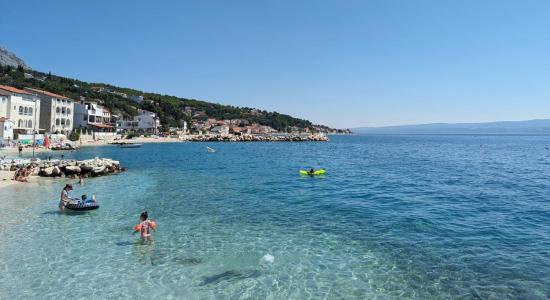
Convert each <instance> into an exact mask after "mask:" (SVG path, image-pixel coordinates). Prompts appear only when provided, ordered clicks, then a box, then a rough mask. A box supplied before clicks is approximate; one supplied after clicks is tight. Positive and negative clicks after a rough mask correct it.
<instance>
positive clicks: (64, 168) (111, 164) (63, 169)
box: [0, 157, 126, 178]
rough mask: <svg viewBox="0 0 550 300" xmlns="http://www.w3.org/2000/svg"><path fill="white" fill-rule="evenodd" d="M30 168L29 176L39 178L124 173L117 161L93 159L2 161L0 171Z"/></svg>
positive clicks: (0, 161)
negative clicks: (31, 169)
mask: <svg viewBox="0 0 550 300" xmlns="http://www.w3.org/2000/svg"><path fill="white" fill-rule="evenodd" d="M27 166H31V167H32V168H33V171H32V173H31V174H30V175H35V176H40V177H73V178H76V177H79V176H82V177H97V176H104V175H110V174H114V173H118V172H122V171H125V170H126V168H124V167H122V166H121V165H120V162H119V161H117V160H112V159H109V158H98V157H96V158H93V159H86V160H74V159H64V160H39V159H2V160H0V170H2V171H17V170H18V169H20V168H24V167H27Z"/></svg>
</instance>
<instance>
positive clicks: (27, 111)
mask: <svg viewBox="0 0 550 300" xmlns="http://www.w3.org/2000/svg"><path fill="white" fill-rule="evenodd" d="M24 111H25V114H26V115H28V114H29V108H28V107H25V108H24Z"/></svg>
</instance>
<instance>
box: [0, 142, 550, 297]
mask: <svg viewBox="0 0 550 300" xmlns="http://www.w3.org/2000/svg"><path fill="white" fill-rule="evenodd" d="M548 144H550V137H536V136H335V137H332V140H331V141H330V142H328V143H247V144H245V143H221V144H216V143H210V144H201V143H174V144H146V145H144V146H143V147H142V148H136V149H120V148H117V147H116V146H105V147H94V148H85V149H83V150H82V151H79V152H74V153H66V157H71V156H72V157H75V158H79V159H84V158H90V157H94V156H100V157H109V158H114V159H118V160H120V161H121V163H122V164H123V165H124V166H127V167H128V168H129V169H128V172H125V173H122V174H120V175H115V176H110V177H102V178H93V179H88V180H87V181H86V184H85V185H84V186H76V185H75V191H74V192H73V195H75V196H76V195H79V194H81V193H87V194H92V193H94V194H96V196H97V198H98V200H99V201H100V204H101V208H100V209H99V210H97V211H92V212H88V213H83V214H71V215H66V214H59V213H58V212H57V210H56V209H57V201H58V200H57V199H58V195H59V192H60V189H61V187H62V185H63V184H64V183H65V182H66V181H59V180H58V181H52V180H40V181H39V182H38V183H31V184H29V185H28V186H12V187H8V188H6V189H2V190H0V199H1V201H0V220H1V222H0V234H1V237H0V239H1V243H0V290H1V291H2V292H1V293H2V294H1V296H0V298H4V299H39V298H48V299H63V298H67V299H76V298H86V299H106V298H116V299H125V298H126V299H137V298H149V299H164V298H176V299H181V298H187V299H198V298H200V299H211V298H220V299H225V298H231V299H238V298H243V299H308V298H312V299H371V298H378V299H388V298H390V299H391V298H395V299H400V298H416V299H441V298H466V299H468V298H494V299H503V298H522V299H545V298H550V150H547V149H546V147H547V146H548ZM207 145H208V146H211V147H214V148H216V149H217V152H216V153H207V151H206V148H205V146H207ZM309 167H316V168H317V167H323V168H325V169H326V170H327V174H326V175H325V176H322V177H316V178H310V177H300V176H299V175H298V170H299V169H300V168H309ZM143 209H146V210H148V211H149V213H150V216H151V217H152V218H153V219H155V220H156V221H157V223H158V229H159V231H158V233H156V234H154V238H155V242H154V244H153V245H141V244H140V243H136V237H132V236H131V234H130V233H131V230H132V226H133V225H134V224H136V223H137V219H138V216H139V213H140V212H141V211H142V210H143ZM271 256H272V257H271Z"/></svg>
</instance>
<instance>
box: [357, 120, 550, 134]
mask: <svg viewBox="0 0 550 300" xmlns="http://www.w3.org/2000/svg"><path fill="white" fill-rule="evenodd" d="M352 131H353V132H355V133H359V134H502V135H510V134H526V135H529V134H531V135H547V134H549V135H550V119H539V120H527V121H502V122H487V123H432V124H418V125H401V126H385V127H360V128H354V129H352Z"/></svg>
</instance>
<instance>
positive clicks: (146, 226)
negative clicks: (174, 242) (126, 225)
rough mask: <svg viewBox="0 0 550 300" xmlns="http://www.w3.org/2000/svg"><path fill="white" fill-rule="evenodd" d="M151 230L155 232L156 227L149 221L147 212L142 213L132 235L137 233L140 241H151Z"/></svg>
mask: <svg viewBox="0 0 550 300" xmlns="http://www.w3.org/2000/svg"><path fill="white" fill-rule="evenodd" d="M151 229H153V230H154V231H155V232H156V231H157V226H156V224H155V222H153V221H152V220H149V216H148V214H147V211H144V212H142V213H141V215H140V216H139V224H138V225H136V227H134V232H133V233H132V234H134V233H136V232H139V235H140V237H141V241H152V240H153V238H152V237H151Z"/></svg>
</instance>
